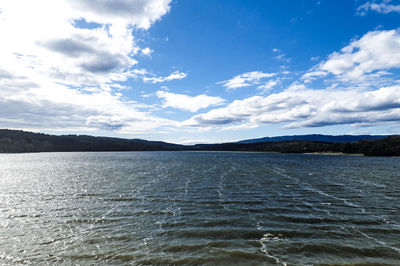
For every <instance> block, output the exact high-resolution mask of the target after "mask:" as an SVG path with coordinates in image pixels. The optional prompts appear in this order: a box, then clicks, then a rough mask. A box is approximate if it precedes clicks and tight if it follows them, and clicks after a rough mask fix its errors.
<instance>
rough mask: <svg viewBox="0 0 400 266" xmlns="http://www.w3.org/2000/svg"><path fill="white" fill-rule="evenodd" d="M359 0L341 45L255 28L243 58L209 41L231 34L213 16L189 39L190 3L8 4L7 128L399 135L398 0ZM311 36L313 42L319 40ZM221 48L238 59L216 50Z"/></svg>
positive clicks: (3, 79) (0, 16)
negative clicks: (200, 39)
mask: <svg viewBox="0 0 400 266" xmlns="http://www.w3.org/2000/svg"><path fill="white" fill-rule="evenodd" d="M349 2H350V1H349ZM359 2H360V1H355V2H353V5H352V6H351V8H352V14H351V16H349V20H363V21H364V24H363V25H364V27H362V28H360V29H358V30H357V31H355V33H354V34H352V36H351V37H350V38H347V39H345V38H346V36H342V37H341V38H342V39H345V41H344V42H343V40H342V41H338V43H335V45H334V47H335V48H334V49H332V48H331V47H328V45H326V46H327V48H324V49H321V50H323V51H328V52H327V53H326V52H325V54H321V53H320V54H316V53H313V51H311V52H308V53H309V54H306V52H304V51H305V50H306V49H305V48H306V47H298V45H299V43H300V44H301V43H302V40H292V42H293V43H295V44H293V45H292V46H290V45H291V43H290V42H285V41H282V40H281V41H280V40H279V38H278V37H277V38H276V39H277V40H276V41H275V42H274V41H271V40H270V39H268V40H269V42H272V43H271V44H270V45H271V47H272V48H271V47H265V46H262V43H261V44H260V46H257V44H255V43H254V42H253V41H252V40H251V38H256V37H253V36H250V37H249V36H248V37H249V39H250V40H244V41H242V42H243V43H240V45H242V47H247V48H249V49H248V50H247V54H246V49H243V51H242V50H241V55H242V58H241V59H238V58H235V56H234V55H233V54H232V53H234V52H236V53H237V50H236V51H234V49H235V48H236V47H232V48H229V47H227V48H225V49H223V50H221V48H218V47H216V48H215V50H214V49H213V50H207V49H210V48H207V47H210V43H212V38H213V36H215V35H216V34H217V35H218V37H215V38H229V37H228V36H225V37H224V33H223V29H222V28H221V29H219V28H218V27H213V28H212V27H210V28H208V27H207V25H208V24H206V23H215V22H213V21H212V19H210V18H209V19H210V21H209V22H206V19H207V18H205V17H201V18H200V20H199V21H198V22H197V23H199V24H198V25H201V26H204V28H205V33H199V34H206V33H207V34H209V35H210V39H209V40H204V43H201V44H200V45H199V46H198V47H196V46H195V45H192V46H189V45H187V42H190V39H189V38H193V39H195V38H197V37H196V36H193V35H190V34H186V35H185V33H187V31H185V29H186V28H185V27H187V30H189V29H190V30H191V31H192V29H193V28H194V27H195V26H196V25H197V24H195V23H196V21H194V22H193V21H192V20H190V21H188V23H187V24H188V25H184V24H183V23H182V22H185V19H188V18H187V17H185V16H183V15H182V14H183V13H184V12H188V11H190V10H191V9H190V8H191V7H190V3H184V4H183V3H180V2H171V0H150V1H149V0H114V1H101V0H91V1H89V0H87V1H86V0H83V1H77V0H76V1H75V0H58V1H52V0H38V1H30V0H5V1H1V3H0V34H1V35H2V36H1V39H2V42H1V43H0V58H1V60H0V127H1V128H16V129H27V130H35V131H46V132H55V131H57V132H70V133H72V132H94V133H95V134H96V132H109V134H110V135H112V134H127V135H130V136H148V138H150V139H151V138H153V139H163V140H169V141H175V142H190V141H188V139H190V136H191V135H192V136H197V138H198V136H200V134H201V136H206V137H205V138H206V139H208V140H210V141H215V140H217V141H218V140H223V139H229V138H231V139H240V138H242V139H243V138H250V137H255V136H260V135H261V136H262V135H277V134H278V133H275V132H287V133H288V134H290V133H291V132H295V133H297V134H299V133H301V132H307V133H309V132H315V133H318V132H321V130H322V129H323V128H326V127H331V128H332V129H331V130H332V132H333V133H338V134H345V133H351V132H355V133H357V132H360V133H365V132H367V133H372V134H373V133H375V134H376V133H378V134H379V133H384V134H396V133H397V134H398V133H400V125H399V122H400V78H399V74H400V72H399V69H400V28H399V26H400V25H397V26H396V22H395V21H400V20H399V17H400V3H398V2H396V1H387V0H386V1H373V2H372V1H364V2H363V3H359ZM192 4H194V3H192ZM196 4H197V5H201V3H196ZM224 4H225V5H232V6H231V8H235V7H237V6H236V5H238V3H234V4H232V2H228V3H224ZM324 4H326V3H324V2H322V3H321V2H319V1H312V0H310V1H308V3H307V7H306V8H305V12H304V14H303V15H301V14H295V15H296V16H294V17H293V18H292V19H288V20H287V22H285V23H287V24H285V27H288V28H290V27H293V29H291V30H293V31H297V30H298V29H297V28H296V27H297V26H296V25H294V24H295V23H302V22H301V21H304V20H306V19H308V17H310V16H313V14H314V13H317V12H320V13H321V14H323V11H322V10H319V9H321V8H322V7H321V6H322V5H324ZM355 4H359V5H357V6H356V7H355V8H354V5H355ZM180 5H182V7H180ZM204 5H205V3H204ZM221 5H222V4H221ZM274 5H278V4H276V3H275V4H274ZM337 5H339V4H337ZM242 8H243V7H242ZM246 8H249V10H251V12H255V11H254V10H252V9H251V8H250V7H246ZM274 8H277V9H278V10H279V9H280V8H283V7H280V6H275V7H274ZM326 8H327V10H329V7H326ZM174 9H176V10H177V11H176V12H174ZM249 12H250V11H249ZM200 15H201V12H200V11H199V16H200ZM300 15H301V16H303V17H300ZM291 16H292V15H291ZM307 16H308V17H307ZM233 17H234V16H233ZM233 17H232V18H230V19H234V18H233ZM164 18H167V19H166V21H167V22H165V23H170V24H171V25H174V26H176V25H177V24H178V25H181V27H182V28H181V32H180V28H173V27H172V26H170V25H166V26H164V25H163V23H164ZM211 18H212V17H211ZM241 19H242V20H243V22H241V21H240V19H239V20H237V18H235V21H236V22H235V23H239V24H237V28H235V29H234V30H236V32H238V34H239V33H241V32H242V33H241V34H250V33H252V30H253V29H251V28H249V29H248V30H244V29H243V27H245V26H243V25H244V24H245V23H249V21H246V17H245V16H243V18H241ZM232 21H233V20H232ZM238 21H239V22H238ZM260 21H261V22H262V23H261V22H258V23H261V24H263V27H265V25H267V24H268V27H272V26H271V25H274V23H275V24H276V23H278V22H275V21H274V20H273V18H268V19H260ZM375 21H376V22H375ZM393 21H394V22H393ZM173 22H175V23H173ZM178 22H179V23H180V24H179V23H178ZM251 22H252V23H255V22H253V21H251ZM240 23H242V24H240ZM279 23H282V22H279ZM374 24H376V25H375V27H373V28H368V27H370V25H374ZM163 26H164V27H166V28H163ZM300 26H302V25H300ZM221 27H222V26H221ZM338 27H339V26H338ZM153 28H154V29H153ZM365 28H367V30H365ZM211 30H212V31H213V32H210V31H211ZM313 30H316V29H312V28H310V32H311V36H313V35H312V33H313ZM270 31H271V30H270ZM276 31H277V32H278V31H279V29H277V30H276ZM177 32H178V33H179V34H180V35H176V34H178V33H177ZM269 33H270V35H271V36H273V35H274V34H275V35H277V33H276V32H269ZM340 33H341V29H340V28H338V32H337V34H340ZM174 34H175V35H174ZM168 35H171V36H173V37H174V38H171V40H170V38H169V37H168ZM315 35H316V36H314V37H313V38H314V39H310V40H307V41H308V42H314V43H319V42H320V43H321V46H324V45H323V41H321V40H319V39H318V33H315ZM246 36H247V35H246ZM185 38H186V39H185ZM257 38H262V37H257ZM268 38H271V37H268ZM339 39H340V38H339ZM196 41H197V39H196ZM325 41H326V40H325ZM178 42H179V43H178ZM327 42H329V43H330V42H332V39H329V40H327ZM178 45H179V47H177V46H178ZM224 45H227V46H229V45H230V43H228V42H226V43H225V44H224ZM234 45H238V44H232V46H234ZM276 45H281V47H282V46H286V48H276V47H277V46H276ZM214 46H217V45H214ZM165 47H167V48H168V49H167V50H164V49H166V48H165ZM251 48H253V50H254V54H255V53H256V52H259V50H260V49H262V50H261V51H262V52H263V56H265V55H264V54H267V55H268V57H267V59H263V58H264V57H260V56H259V57H256V56H252V55H253V51H252V49H251ZM191 49H200V50H197V51H200V52H202V53H200V52H198V53H196V51H194V50H193V51H192V50H191ZM202 49H204V50H202ZM230 49H232V50H230ZM296 49H298V50H296ZM224 50H225V51H224ZM288 51H289V52H290V54H289V52H288ZM187 53H191V54H193V55H191V56H187ZM302 53H304V54H302ZM226 54H232V57H230V56H227V57H222V56H221V55H226ZM288 54H289V55H288ZM218 56H221V58H219V59H216V57H218ZM246 56H247V57H246ZM307 56H308V61H306V60H305V59H304V57H307ZM179 57H182V58H183V59H182V60H180V59H179ZM265 57H266V56H265ZM177 58H178V59H177ZM296 58H299V59H297V60H296ZM301 58H303V59H301ZM215 60H217V61H215ZM230 60H232V61H230ZM235 60H236V61H235ZM238 60H242V61H240V62H241V63H242V64H237V62H239V61H238ZM177 62H185V63H181V65H180V64H179V63H177ZM206 62H214V64H215V67H214V66H213V65H212V64H211V65H210V64H207V63H206ZM182 66H183V67H182ZM220 66H222V67H220ZM196 70H197V71H196ZM199 72H202V73H207V75H204V74H201V75H200V74H197V73H199ZM274 130H275V131H274ZM294 130H295V131H294ZM307 130H308V131H307ZM310 130H314V131H310ZM318 130H320V131H318ZM232 132H234V133H232ZM263 132H264V133H263ZM99 134H100V133H99ZM196 134H197V135H196ZM207 136H208V137H207ZM216 136H219V137H216ZM194 138H196V137H194Z"/></svg>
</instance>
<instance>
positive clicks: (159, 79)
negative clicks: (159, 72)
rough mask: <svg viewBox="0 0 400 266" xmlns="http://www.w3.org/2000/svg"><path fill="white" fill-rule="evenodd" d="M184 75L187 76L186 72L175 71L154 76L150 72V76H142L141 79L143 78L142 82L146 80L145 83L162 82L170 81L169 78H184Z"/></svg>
mask: <svg viewBox="0 0 400 266" xmlns="http://www.w3.org/2000/svg"><path fill="white" fill-rule="evenodd" d="M186 76H187V74H186V73H184V72H179V71H175V72H173V73H171V74H170V75H168V76H166V77H156V76H154V74H151V76H143V77H142V79H143V82H147V83H162V82H166V81H171V80H175V79H177V80H180V79H184V78H186Z"/></svg>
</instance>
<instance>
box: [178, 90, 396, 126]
mask: <svg viewBox="0 0 400 266" xmlns="http://www.w3.org/2000/svg"><path fill="white" fill-rule="evenodd" d="M388 121H389V122H396V123H398V122H399V121H400V86H392V87H384V88H381V89H379V90H376V91H368V90H358V89H345V88H344V89H325V90H312V89H308V88H306V87H304V85H296V86H292V87H290V88H288V89H287V90H285V91H283V92H280V93H276V94H270V95H268V96H266V97H262V96H253V97H250V98H246V99H243V100H236V101H233V102H232V103H231V104H229V105H228V106H226V107H224V108H218V109H213V110H211V111H209V112H207V113H203V114H198V115H195V116H193V117H192V118H190V119H189V120H187V121H184V122H183V123H182V125H184V126H192V127H214V128H220V129H224V130H229V129H232V130H237V129H244V128H254V127H257V126H260V125H263V124H280V123H284V124H286V126H285V127H287V128H298V127H320V126H327V125H336V124H359V123H373V124H379V123H384V122H388Z"/></svg>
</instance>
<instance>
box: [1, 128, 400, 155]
mask: <svg viewBox="0 0 400 266" xmlns="http://www.w3.org/2000/svg"><path fill="white" fill-rule="evenodd" d="M166 150H168V151H169V150H173V151H178V150H205V151H207V150H209V151H258V152H281V153H312V152H335V153H337V152H340V153H347V154H351V153H358V154H364V155H367V156H400V136H389V137H386V138H383V139H373V140H361V141H357V142H346V143H333V142H322V141H308V140H307V141H268V142H256V143H237V142H236V143H222V144H202V145H193V146H184V145H177V144H171V143H166V142H161V141H146V140H140V139H121V138H106V137H93V136H84V135H83V136H82V135H80V136H77V135H64V136H53V135H47V134H41V133H32V132H26V131H20V130H7V129H1V130H0V152H1V153H20V152H70V151H166Z"/></svg>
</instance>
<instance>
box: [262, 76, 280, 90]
mask: <svg viewBox="0 0 400 266" xmlns="http://www.w3.org/2000/svg"><path fill="white" fill-rule="evenodd" d="M278 83H279V79H277V80H269V81H268V82H267V83H265V84H263V85H260V86H258V87H257V89H259V90H262V91H264V92H267V91H269V90H271V89H272V88H273V87H275V86H276V85H278Z"/></svg>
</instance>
